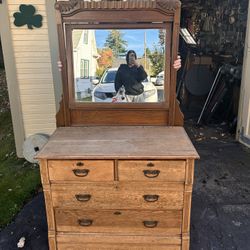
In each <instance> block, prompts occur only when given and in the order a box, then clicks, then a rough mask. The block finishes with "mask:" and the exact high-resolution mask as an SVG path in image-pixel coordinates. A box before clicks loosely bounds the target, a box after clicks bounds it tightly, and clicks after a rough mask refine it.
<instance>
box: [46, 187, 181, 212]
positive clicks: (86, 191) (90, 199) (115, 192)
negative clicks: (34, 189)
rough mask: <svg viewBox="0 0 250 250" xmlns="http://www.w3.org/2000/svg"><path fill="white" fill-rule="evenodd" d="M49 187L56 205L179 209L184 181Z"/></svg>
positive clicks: (84, 207) (93, 207) (94, 207)
mask: <svg viewBox="0 0 250 250" xmlns="http://www.w3.org/2000/svg"><path fill="white" fill-rule="evenodd" d="M155 184H156V183H155ZM51 191H52V201H53V206H54V207H57V208H58V207H60V208H62V207H64V208H70V209H72V208H73V209H77V208H81V209H145V210H146V209H153V210H155V209H157V210H167V209H177V210H180V209H182V208H183V192H184V183H178V182H177V183H165V182H159V183H157V185H151V184H148V183H142V182H141V183H139V184H138V183H136V182H131V183H127V182H123V183H119V184H115V183H114V184H112V183H94V182H93V183H88V184H79V185H73V184H72V185H66V184H65V185H61V184H60V185H59V184H58V185H52V186H51Z"/></svg>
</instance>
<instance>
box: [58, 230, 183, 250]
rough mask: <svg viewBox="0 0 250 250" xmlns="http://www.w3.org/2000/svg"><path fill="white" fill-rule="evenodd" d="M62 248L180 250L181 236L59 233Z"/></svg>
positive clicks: (68, 249)
mask: <svg viewBox="0 0 250 250" xmlns="http://www.w3.org/2000/svg"><path fill="white" fill-rule="evenodd" d="M57 244H58V249H60V250H64V249H67V250H73V249H74V250H83V249H84V250H85V249H88V250H93V249H105V250H111V249H112V250H130V249H132V250H158V249H161V250H177V249H178V250H180V249H181V237H180V236H171V237H168V236H164V237H161V236H159V237H156V236H150V235H147V236H138V235H134V236H133V237H132V236H131V235H128V236H126V235H116V234H94V233H91V234H80V233H79V234H67V233H58V234H57Z"/></svg>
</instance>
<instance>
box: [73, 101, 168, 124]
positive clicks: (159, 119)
mask: <svg viewBox="0 0 250 250" xmlns="http://www.w3.org/2000/svg"><path fill="white" fill-rule="evenodd" d="M116 105H118V106H117V107H116V109H114V110H102V109H101V108H98V107H97V108H95V109H93V108H92V109H91V110H80V109H71V125H72V126H84V125H92V124H95V125H112V126H114V125H120V126H121V125H167V124H168V116H167V114H168V111H166V110H141V109H138V110H136V109H134V110H128V107H127V108H126V110H124V109H123V108H120V109H118V110H117V108H119V106H120V105H119V104H116ZM147 105H148V104H147Z"/></svg>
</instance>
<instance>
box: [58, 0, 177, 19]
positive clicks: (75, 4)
mask: <svg viewBox="0 0 250 250" xmlns="http://www.w3.org/2000/svg"><path fill="white" fill-rule="evenodd" d="M180 6H181V3H180V1H178V0H156V1H155V0H148V1H144V0H127V1H122V0H118V1H117V0H116V1H112V0H102V1H94V0H91V1H87V2H86V1H84V0H70V1H68V2H65V1H64V2H63V1H59V2H57V3H56V4H55V9H57V10H58V11H60V12H61V13H62V14H64V15H69V16H70V14H71V13H74V12H79V10H82V11H83V10H85V11H86V10H101V9H107V10H108V9H112V10H113V9H115V10H129V9H133V10H136V9H143V10H147V9H149V10H151V9H159V10H161V11H165V12H169V13H171V11H172V12H173V11H175V10H176V9H179V8H180Z"/></svg>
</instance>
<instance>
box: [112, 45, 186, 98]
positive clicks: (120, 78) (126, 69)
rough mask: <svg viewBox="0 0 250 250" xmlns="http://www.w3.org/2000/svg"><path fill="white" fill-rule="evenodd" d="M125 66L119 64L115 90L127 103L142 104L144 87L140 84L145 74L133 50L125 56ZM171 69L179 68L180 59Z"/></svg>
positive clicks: (178, 58) (145, 76)
mask: <svg viewBox="0 0 250 250" xmlns="http://www.w3.org/2000/svg"><path fill="white" fill-rule="evenodd" d="M126 62H127V64H121V65H120V67H119V69H118V71H117V73H116V77H115V90H116V92H117V93H121V92H124V91H125V93H122V94H121V95H124V96H125V99H126V101H127V102H144V101H145V98H144V94H143V92H144V86H143V84H142V82H143V81H144V80H145V79H146V78H147V73H146V71H145V70H144V68H143V66H142V65H140V64H139V62H138V61H137V55H136V53H135V51H134V50H129V51H128V52H127V54H126ZM173 68H174V69H175V70H179V69H180V68H181V57H180V56H178V57H177V59H176V60H175V61H174V64H173Z"/></svg>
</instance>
